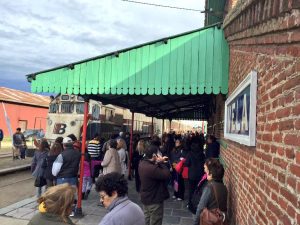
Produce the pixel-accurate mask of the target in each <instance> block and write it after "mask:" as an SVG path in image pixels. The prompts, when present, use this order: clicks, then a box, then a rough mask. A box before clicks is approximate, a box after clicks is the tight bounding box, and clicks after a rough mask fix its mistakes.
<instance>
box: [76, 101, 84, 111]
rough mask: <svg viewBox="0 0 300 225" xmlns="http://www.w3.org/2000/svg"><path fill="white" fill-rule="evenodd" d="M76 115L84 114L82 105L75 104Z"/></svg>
mask: <svg viewBox="0 0 300 225" xmlns="http://www.w3.org/2000/svg"><path fill="white" fill-rule="evenodd" d="M76 113H77V114H83V113H84V103H76Z"/></svg>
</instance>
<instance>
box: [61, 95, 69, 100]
mask: <svg viewBox="0 0 300 225" xmlns="http://www.w3.org/2000/svg"><path fill="white" fill-rule="evenodd" d="M69 99H70V96H69V95H62V96H61V100H64V101H67V100H69Z"/></svg>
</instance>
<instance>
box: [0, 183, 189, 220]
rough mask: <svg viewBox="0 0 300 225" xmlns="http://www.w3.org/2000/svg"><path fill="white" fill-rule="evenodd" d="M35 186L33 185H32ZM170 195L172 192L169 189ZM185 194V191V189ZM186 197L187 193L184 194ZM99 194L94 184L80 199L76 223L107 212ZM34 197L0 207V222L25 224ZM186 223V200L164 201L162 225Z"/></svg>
mask: <svg viewBox="0 0 300 225" xmlns="http://www.w3.org/2000/svg"><path fill="white" fill-rule="evenodd" d="M128 185H129V193H128V195H129V198H130V199H131V200H132V201H133V202H135V203H137V204H139V205H140V206H141V207H142V205H141V202H140V200H139V194H138V193H137V192H136V191H135V188H134V187H135V182H134V180H132V181H128ZM32 188H35V187H32ZM186 189H187V188H186ZM169 192H170V196H172V194H173V192H172V190H171V189H170V191H169ZM186 194H187V191H186ZM186 197H187V195H186ZM186 199H187V198H186ZM98 204H99V195H98V194H97V193H96V191H95V190H94V186H93V188H92V191H91V193H90V195H89V198H88V200H83V201H82V210H83V214H84V216H83V217H82V218H74V217H72V220H73V222H74V223H76V224H78V225H96V224H99V222H100V221H101V219H102V218H103V217H104V215H105V214H106V213H107V210H106V209H105V208H104V207H102V206H99V205H98ZM37 206H38V205H37V202H36V198H35V197H32V198H28V199H25V200H22V201H20V202H17V203H14V204H12V205H9V206H7V207H5V208H1V209H0V224H5V225H15V224H18V225H26V224H27V223H28V222H29V220H30V219H31V218H32V217H33V216H34V215H35V214H36V213H38V210H37ZM171 224H172V225H188V224H193V215H192V213H190V212H189V211H188V209H187V208H186V200H184V201H177V200H173V199H172V198H171V197H170V198H169V199H168V200H166V201H165V204H164V219H163V225H171Z"/></svg>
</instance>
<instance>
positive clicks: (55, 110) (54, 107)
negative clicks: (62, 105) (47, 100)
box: [49, 103, 58, 113]
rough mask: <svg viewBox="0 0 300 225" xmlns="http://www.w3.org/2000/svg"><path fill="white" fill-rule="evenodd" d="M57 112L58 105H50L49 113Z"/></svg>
mask: <svg viewBox="0 0 300 225" xmlns="http://www.w3.org/2000/svg"><path fill="white" fill-rule="evenodd" d="M57 112H58V104H56V103H52V104H50V106H49V113H57Z"/></svg>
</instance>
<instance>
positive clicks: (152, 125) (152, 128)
mask: <svg viewBox="0 0 300 225" xmlns="http://www.w3.org/2000/svg"><path fill="white" fill-rule="evenodd" d="M153 134H154V123H153V116H152V120H151V138H153Z"/></svg>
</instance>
